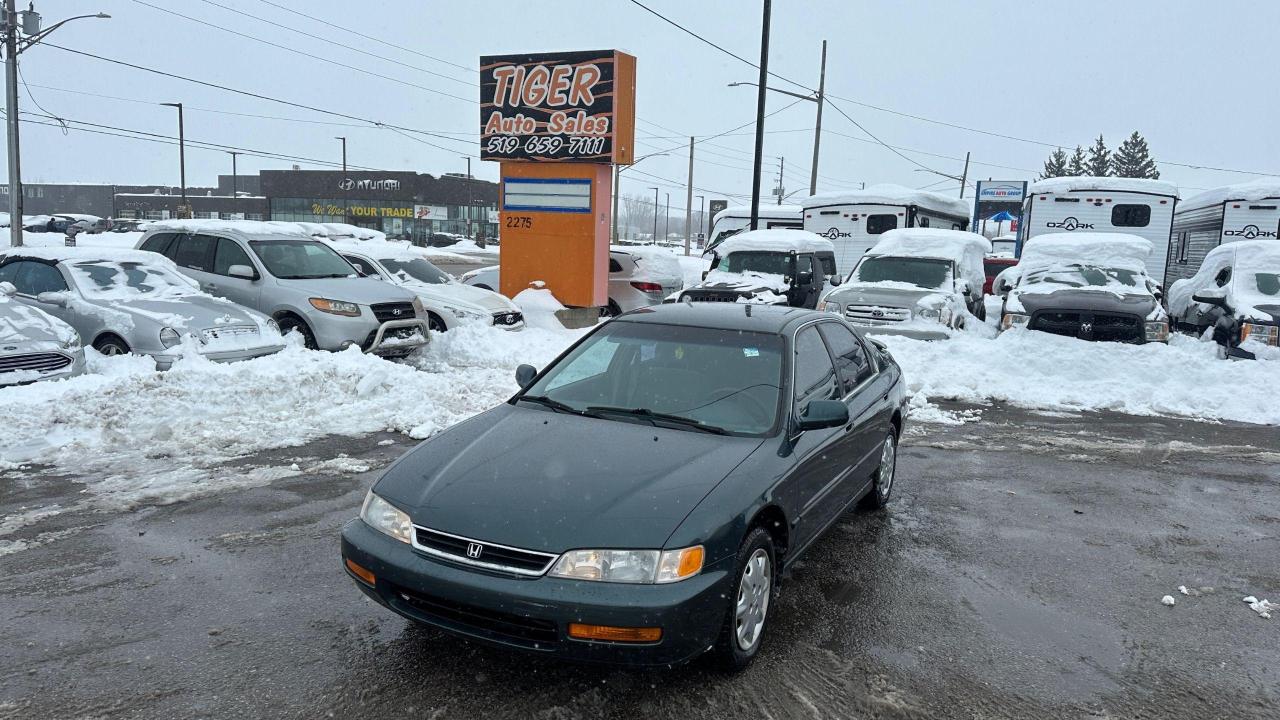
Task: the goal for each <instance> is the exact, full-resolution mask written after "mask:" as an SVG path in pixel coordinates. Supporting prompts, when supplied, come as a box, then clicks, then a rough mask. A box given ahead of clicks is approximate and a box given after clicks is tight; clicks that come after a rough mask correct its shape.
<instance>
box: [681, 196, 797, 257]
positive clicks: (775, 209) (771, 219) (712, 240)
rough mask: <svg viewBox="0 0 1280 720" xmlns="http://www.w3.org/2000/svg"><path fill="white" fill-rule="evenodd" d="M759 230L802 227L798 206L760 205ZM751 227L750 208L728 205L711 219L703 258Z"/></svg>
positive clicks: (747, 206) (748, 206)
mask: <svg viewBox="0 0 1280 720" xmlns="http://www.w3.org/2000/svg"><path fill="white" fill-rule="evenodd" d="M758 217H759V218H760V222H759V228H758V229H759V230H774V229H794V230H799V229H801V228H802V227H803V226H804V218H802V217H801V216H800V206H799V205H765V204H763V203H762V204H761V205H760V211H759V213H758ZM749 227H751V206H750V205H730V206H729V207H727V208H725V209H723V210H721V211H720V212H718V213H716V216H715V217H714V218H712V219H711V232H710V233H709V234H708V235H707V244H706V245H705V246H703V248H702V253H703V255H702V256H703V257H705V258H710V255H708V253H710V252H711V251H712V250H715V249H716V246H717V245H719V244H720V243H722V242H724V241H725V238H728V237H732V236H734V235H737V234H738V233H740V232H742V231H743V230H746V229H747V228H749Z"/></svg>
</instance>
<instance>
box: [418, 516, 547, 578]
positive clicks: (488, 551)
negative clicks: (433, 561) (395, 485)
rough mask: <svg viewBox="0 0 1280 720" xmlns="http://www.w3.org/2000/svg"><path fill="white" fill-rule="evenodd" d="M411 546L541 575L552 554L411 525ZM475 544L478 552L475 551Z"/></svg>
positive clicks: (494, 567) (473, 562)
mask: <svg viewBox="0 0 1280 720" xmlns="http://www.w3.org/2000/svg"><path fill="white" fill-rule="evenodd" d="M413 527H414V533H413V534H414V539H413V546H414V547H415V548H417V549H419V550H421V551H423V552H425V553H427V554H428V555H435V556H437V557H444V558H447V559H449V560H453V561H456V562H460V563H465V564H467V565H475V566H477V567H483V568H489V569H491V570H500V571H503V572H510V573H515V574H517V575H541V574H543V573H545V572H546V571H547V570H548V569H550V568H551V563H553V562H555V561H556V557H558V556H556V555H553V554H551V553H543V552H536V551H533V550H521V549H520V548H513V547H507V546H505V545H495V544H493V543H490V542H485V541H484V540H473V539H472V538H464V537H460V536H458V535H450V534H449V533H443V532H440V531H439V530H432V529H430V528H424V527H421V526H418V525H414V526H413ZM476 546H479V552H476V549H475V548H476Z"/></svg>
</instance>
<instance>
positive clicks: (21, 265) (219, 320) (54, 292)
mask: <svg viewBox="0 0 1280 720" xmlns="http://www.w3.org/2000/svg"><path fill="white" fill-rule="evenodd" d="M0 282H11V283H13V285H14V286H15V288H16V293H15V294H14V295H13V299H14V300H16V301H18V302H20V303H22V304H24V305H27V306H29V307H34V308H38V309H40V310H43V311H44V312H47V313H49V314H50V315H53V316H54V317H56V318H58V319H60V320H62V321H64V322H66V323H67V324H68V325H70V326H71V327H73V328H75V330H76V332H78V333H79V334H80V337H81V338H83V339H85V340H88V341H89V342H90V343H91V344H92V345H93V347H94V348H95V349H96V350H98V352H101V353H102V354H104V355H123V354H126V353H133V354H137V355H150V356H151V357H152V358H154V359H155V361H156V367H158V368H159V369H161V370H166V369H168V368H169V367H171V366H172V365H173V363H174V362H176V361H177V360H178V359H180V358H181V357H182V356H183V355H184V354H185V353H187V352H192V351H194V352H196V353H199V354H200V355H203V356H204V357H206V358H208V359H210V360H213V361H217V362H228V361H232V360H246V359H248V358H253V357H258V356H260V355H269V354H271V353H274V352H279V351H280V350H282V349H284V338H283V337H281V336H280V331H279V328H278V327H277V326H276V324H275V322H274V321H272V320H271V319H270V318H268V317H266V316H265V315H262V314H261V313H257V312H254V311H252V310H249V309H248V308H243V307H240V306H238V305H236V304H234V303H231V302H228V301H226V300H223V299H221V298H215V297H213V296H211V295H206V294H205V293H202V292H200V290H199V289H197V288H196V286H195V284H194V283H192V282H191V281H190V280H188V279H187V278H185V277H183V276H182V275H181V274H180V273H178V271H177V268H175V267H173V264H172V263H170V262H168V261H167V260H165V259H164V258H162V257H159V256H157V255H155V254H153V253H145V252H139V251H136V250H117V249H113V248H69V247H51V248H14V249H12V250H10V251H8V252H7V253H5V254H4V256H3V257H0Z"/></svg>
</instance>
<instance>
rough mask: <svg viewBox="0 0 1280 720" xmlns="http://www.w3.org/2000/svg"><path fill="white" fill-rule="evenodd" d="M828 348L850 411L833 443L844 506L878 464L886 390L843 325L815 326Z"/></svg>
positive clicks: (885, 421) (867, 482)
mask: <svg viewBox="0 0 1280 720" xmlns="http://www.w3.org/2000/svg"><path fill="white" fill-rule="evenodd" d="M818 330H819V331H820V332H821V334H822V338H823V340H825V341H826V342H827V348H828V350H830V351H831V356H832V357H833V358H834V359H835V364H836V375H837V376H838V377H839V379H840V387H841V392H842V393H843V396H842V397H843V400H844V404H845V406H846V407H848V408H849V422H848V423H847V424H846V425H844V427H843V428H841V431H842V432H841V433H839V434H838V436H837V437H836V438H835V439H834V440H833V443H834V448H835V454H836V455H837V456H838V457H839V458H840V463H841V465H842V467H841V472H842V473H843V474H844V479H843V480H842V481H841V483H840V486H839V488H838V490H837V492H838V493H839V497H840V498H841V502H842V503H843V504H845V505H848V504H849V503H851V502H853V500H855V499H857V498H858V497H859V496H860V495H861V494H862V491H863V490H865V489H866V488H867V486H868V485H870V483H871V473H872V472H873V471H874V470H875V469H876V466H877V464H878V462H879V457H880V454H879V451H880V445H881V443H882V442H883V441H884V431H885V430H886V429H888V427H889V417H890V416H889V415H888V413H887V412H886V410H887V409H888V400H887V398H885V397H883V396H884V395H886V394H887V393H888V390H889V388H888V387H881V385H883V384H884V383H883V382H882V381H883V378H880V377H878V376H877V374H876V371H875V370H876V369H875V367H874V366H873V364H872V361H871V355H870V353H869V352H868V349H867V348H866V346H865V345H863V343H862V341H861V340H860V339H859V338H858V336H857V335H855V334H854V332H853V330H852V329H850V328H849V327H848V326H847V325H845V324H844V323H842V322H838V321H837V322H824V323H820V324H819V325H818Z"/></svg>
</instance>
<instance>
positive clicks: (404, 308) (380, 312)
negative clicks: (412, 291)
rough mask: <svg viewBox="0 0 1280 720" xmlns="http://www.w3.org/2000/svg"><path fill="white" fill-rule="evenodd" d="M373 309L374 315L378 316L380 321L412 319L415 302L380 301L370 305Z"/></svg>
mask: <svg viewBox="0 0 1280 720" xmlns="http://www.w3.org/2000/svg"><path fill="white" fill-rule="evenodd" d="M369 307H370V308H372V309H373V316H374V317H376V318H378V322H380V323H384V322H390V321H391V320H412V319H413V318H414V313H413V303H407V302H398V303H378V304H377V305H370V306H369Z"/></svg>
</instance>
